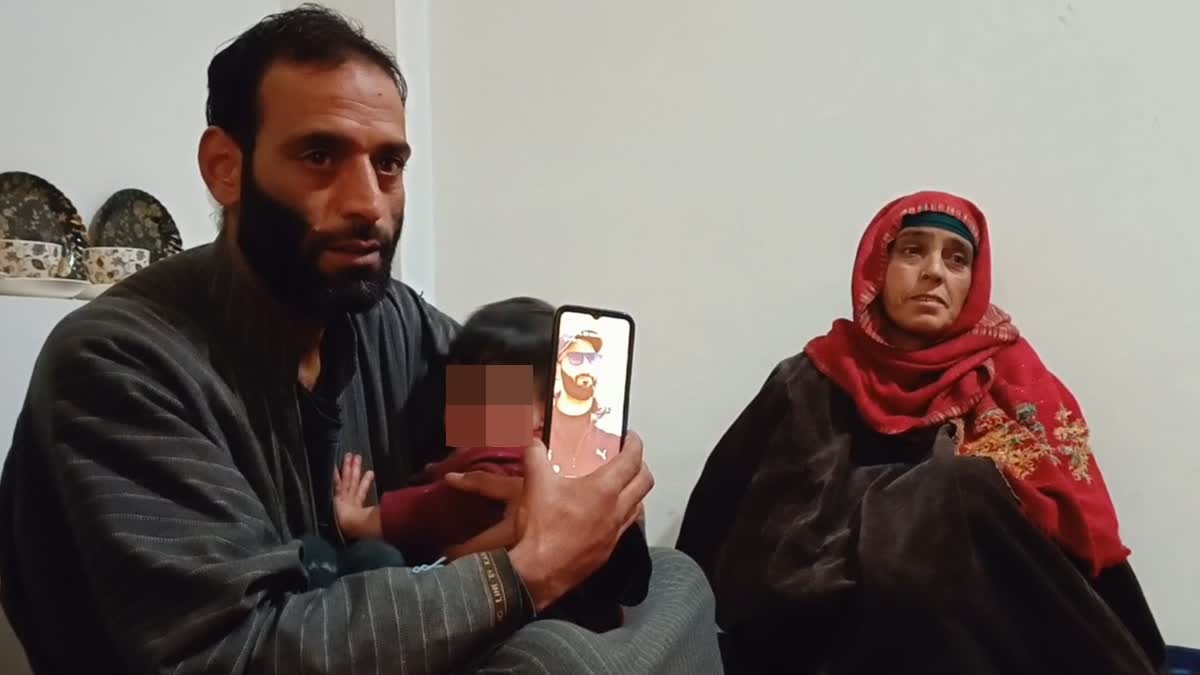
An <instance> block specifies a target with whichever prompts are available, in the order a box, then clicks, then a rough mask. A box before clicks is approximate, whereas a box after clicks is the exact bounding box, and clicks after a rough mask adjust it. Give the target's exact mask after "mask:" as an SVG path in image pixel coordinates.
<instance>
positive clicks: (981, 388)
mask: <svg viewBox="0 0 1200 675" xmlns="http://www.w3.org/2000/svg"><path fill="white" fill-rule="evenodd" d="M926 211H936V212H940V213H945V214H948V215H951V216H954V217H955V218H957V219H959V220H960V221H962V222H963V223H964V224H965V225H966V226H967V229H969V230H970V231H971V234H972V235H974V238H975V241H976V242H977V247H976V254H975V262H974V266H973V268H972V282H971V290H970V292H969V294H968V296H967V299H966V301H965V302H964V303H963V308H962V312H961V313H960V314H959V316H958V318H957V320H956V321H955V323H954V325H953V326H952V327H951V328H950V330H949V331H948V333H947V336H946V338H945V339H944V340H943V341H941V342H939V343H937V344H935V345H933V346H932V347H928V348H925V349H922V350H919V351H905V350H902V349H899V348H896V347H893V346H891V345H890V344H888V342H887V341H886V339H885V338H884V337H883V334H882V333H881V332H880V330H879V327H880V325H882V323H883V322H885V321H888V319H887V318H886V317H885V316H884V315H883V313H882V308H881V307H880V303H877V302H876V299H877V298H878V297H879V295H880V291H881V290H882V288H883V282H884V278H885V275H886V273H887V267H888V260H889V257H890V245H891V243H892V241H893V240H894V239H895V238H896V235H897V233H898V232H899V231H900V226H901V220H902V219H903V218H904V217H905V216H906V215H909V214H913V213H921V212H926ZM851 291H852V303H853V307H854V320H853V321H851V320H848V319H839V320H838V321H836V322H834V324H833V328H832V330H830V332H829V333H828V334H827V335H824V336H821V337H818V338H816V339H815V340H813V341H812V342H810V343H809V344H808V346H807V347H806V348H805V352H806V353H807V354H808V356H809V358H810V359H811V360H812V362H813V364H814V365H815V366H816V367H817V369H818V370H820V371H821V372H822V373H823V374H824V375H825V376H826V377H828V378H830V379H831V380H833V382H834V383H836V384H837V385H838V386H839V387H841V388H842V389H843V390H845V391H846V392H848V393H849V394H850V395H851V396H852V397H853V398H854V401H855V402H856V404H857V406H858V410H859V412H860V413H861V414H862V416H863V418H864V419H865V420H866V422H867V424H869V425H870V426H871V427H872V428H874V429H876V430H878V431H880V432H882V433H885V434H902V433H904V432H906V431H909V430H912V429H916V428H921V427H929V426H934V425H937V424H940V423H943V422H947V421H950V422H954V423H955V424H956V425H957V426H959V428H960V430H961V433H960V434H959V437H960V443H959V453H960V454H964V455H980V456H985V457H990V458H992V459H993V460H994V461H995V462H996V465H997V466H998V467H999V468H1000V469H1001V470H1002V471H1003V473H1004V474H1005V476H1006V478H1007V479H1008V483H1009V485H1011V486H1012V489H1013V492H1014V493H1015V494H1016V496H1017V498H1018V499H1020V501H1021V504H1022V507H1023V509H1024V511H1025V514H1026V515H1027V516H1028V517H1029V519H1030V520H1031V521H1033V522H1034V523H1035V524H1036V525H1037V526H1038V527H1040V528H1041V529H1042V530H1043V531H1044V532H1046V534H1047V535H1049V536H1050V538H1051V539H1053V540H1054V541H1055V542H1057V543H1058V544H1059V545H1060V546H1062V548H1063V549H1064V550H1065V551H1067V552H1068V553H1070V554H1071V555H1073V556H1074V557H1076V558H1078V559H1080V560H1082V561H1084V562H1086V563H1087V564H1089V565H1090V566H1091V568H1092V572H1093V573H1098V572H1099V571H1100V570H1102V569H1104V568H1106V567H1109V566H1111V565H1114V564H1117V563H1120V562H1122V561H1123V560H1125V558H1126V557H1128V555H1129V549H1127V548H1126V547H1125V546H1124V545H1123V544H1122V543H1121V540H1120V537H1119V535H1118V527H1117V515H1116V511H1115V509H1114V508H1113V505H1112V500H1111V498H1110V497H1109V495H1108V489H1107V488H1106V487H1105V484H1104V479H1103V478H1102V477H1101V475H1100V469H1099V467H1098V466H1097V465H1096V462H1095V459H1094V458H1093V457H1092V453H1091V447H1090V444H1089V433H1088V427H1087V423H1086V421H1085V420H1084V418H1083V413H1082V412H1081V411H1080V409H1079V404H1078V403H1077V402H1076V401H1075V397H1074V396H1073V395H1072V394H1071V392H1070V391H1069V390H1068V389H1067V388H1066V387H1065V386H1064V385H1063V384H1062V382H1060V381H1059V380H1058V378H1057V377H1055V376H1054V374H1053V373H1051V372H1050V371H1049V370H1047V369H1046V367H1045V366H1044V365H1043V364H1042V362H1041V359H1039V358H1038V355H1037V353H1036V352H1034V350H1033V348H1032V347H1031V346H1030V345H1029V343H1028V342H1026V341H1025V339H1024V338H1022V337H1021V336H1020V334H1019V332H1018V331H1017V328H1016V326H1014V325H1013V324H1012V321H1011V320H1010V318H1009V316H1008V315H1007V314H1005V313H1004V312H1003V311H1002V310H1000V309H999V308H997V307H995V306H993V305H992V304H991V292H992V281H991V245H990V241H989V239H988V229H987V221H986V220H985V219H984V216H983V213H982V212H980V211H979V209H978V208H977V207H976V206H975V205H974V204H972V203H971V202H969V201H967V200H965V199H962V198H960V197H956V196H954V195H950V194H946V193H942V192H918V193H916V194H912V195H908V196H906V197H901V198H900V199H897V200H895V201H893V202H892V203H890V204H888V205H887V206H885V207H883V209H882V210H881V211H880V212H879V213H878V214H876V216H875V219H874V220H872V221H871V224H870V226H868V227H867V231H866V233H865V234H863V238H862V241H861V242H860V243H859V247H858V256H857V258H856V259H855V261H854V277H853V280H852V287H851Z"/></svg>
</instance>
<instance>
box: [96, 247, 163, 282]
mask: <svg viewBox="0 0 1200 675" xmlns="http://www.w3.org/2000/svg"><path fill="white" fill-rule="evenodd" d="M83 264H84V266H85V267H86V268H87V275H88V280H89V281H91V282H92V283H93V284H115V283H117V282H118V281H120V280H122V279H124V278H125V277H128V276H132V275H133V274H134V273H135V272H137V271H138V270H141V269H143V268H145V267H148V266H149V265H150V251H148V250H146V249H144V248H130V247H128V246H92V247H89V248H86V249H84V251H83Z"/></svg>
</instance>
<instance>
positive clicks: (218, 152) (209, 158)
mask: <svg viewBox="0 0 1200 675" xmlns="http://www.w3.org/2000/svg"><path fill="white" fill-rule="evenodd" d="M198 159H199V162H200V175H201V176H202V177H203V178H204V184H205V185H207V186H208V191H209V192H210V193H212V196H213V199H215V200H217V203H219V204H220V205H221V206H223V207H225V208H227V209H228V208H233V207H235V206H237V205H238V203H239V202H240V201H241V200H242V149H241V146H239V145H238V144H237V141H235V140H233V137H232V136H230V135H229V134H228V133H226V132H225V130H224V129H221V128H218V127H209V128H207V129H205V130H204V134H202V135H201V136H200V150H199V153H198Z"/></svg>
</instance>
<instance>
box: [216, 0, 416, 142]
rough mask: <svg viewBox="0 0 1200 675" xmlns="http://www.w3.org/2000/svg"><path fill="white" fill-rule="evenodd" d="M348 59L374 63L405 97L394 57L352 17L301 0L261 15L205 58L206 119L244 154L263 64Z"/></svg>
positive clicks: (258, 113)
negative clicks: (206, 61)
mask: <svg viewBox="0 0 1200 675" xmlns="http://www.w3.org/2000/svg"><path fill="white" fill-rule="evenodd" d="M350 59H362V60H364V61H366V62H368V63H371V64H374V65H376V66H379V68H380V69H382V70H383V71H384V72H386V73H388V74H389V75H390V76H391V77H392V80H393V81H395V83H396V87H397V88H398V89H399V90H400V96H401V98H402V99H407V98H408V84H407V83H406V82H405V80H404V75H403V74H402V73H401V72H400V67H399V66H398V65H396V59H395V58H394V57H393V56H392V55H391V54H390V53H389V52H388V51H387V50H386V49H385V48H384V47H382V46H381V45H379V44H377V43H375V42H373V41H372V40H370V39H369V38H367V37H366V35H365V34H364V33H363V30H362V27H361V26H360V25H358V24H357V23H354V22H352V21H351V20H349V19H347V18H346V17H344V16H342V15H341V14H339V13H337V12H335V11H333V10H332V9H329V8H328V7H322V6H321V5H316V4H307V3H306V4H303V5H300V6H299V7H297V8H295V9H292V10H288V11H286V12H280V13H277V14H272V15H270V16H267V17H266V18H264V19H263V20H262V21H259V22H258V23H257V24H255V25H253V26H251V27H250V28H248V29H247V30H246V31H245V32H244V33H242V34H241V35H239V36H238V37H237V38H235V39H234V40H233V41H232V42H230V43H229V44H228V45H226V46H225V47H224V48H223V49H222V50H221V51H219V52H217V55H216V56H214V57H213V59H212V61H211V62H209V64H208V105H207V108H206V116H207V119H208V124H209V126H215V127H219V128H221V129H223V130H225V132H226V133H228V134H229V135H230V136H232V137H233V139H234V140H235V141H237V143H238V145H240V146H241V148H242V151H243V152H244V153H247V154H250V153H251V152H252V150H253V148H254V138H255V136H256V135H257V134H258V128H259V125H260V124H261V122H262V110H261V105H260V103H261V102H260V99H259V89H260V88H261V85H262V80H263V76H264V75H266V72H267V69H269V68H270V67H271V66H272V65H274V64H275V63H277V62H280V61H287V62H291V63H298V64H313V65H326V66H329V67H336V66H339V65H341V64H343V63H345V62H346V61H348V60H350Z"/></svg>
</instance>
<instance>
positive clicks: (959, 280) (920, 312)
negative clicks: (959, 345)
mask: <svg viewBox="0 0 1200 675" xmlns="http://www.w3.org/2000/svg"><path fill="white" fill-rule="evenodd" d="M973 263H974V250H973V249H972V247H971V244H970V242H968V241H967V240H966V239H963V238H962V237H960V236H958V235H956V234H953V233H951V232H947V231H945V230H941V229H938V228H932V227H909V228H905V229H903V230H901V231H900V234H899V235H897V237H896V240H895V241H894V242H892V249H891V254H890V257H889V261H888V268H887V275H886V277H885V278H884V283H883V294H882V300H883V308H884V312H885V313H886V315H887V318H888V319H889V320H890V322H891V324H892V326H891V328H892V329H893V330H892V331H890V333H892V334H890V335H888V338H889V340H890V341H891V342H892V344H893V345H895V346H897V347H899V348H901V349H921V348H923V347H928V346H929V345H931V344H933V343H935V342H937V341H938V340H940V339H941V338H942V337H943V336H944V335H945V333H946V331H947V330H948V329H949V328H950V326H952V325H953V324H954V321H955V319H957V318H958V315H959V313H960V312H962V308H963V303H964V302H965V301H966V299H967V294H968V293H969V292H970V291H971V266H972V264H973Z"/></svg>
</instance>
